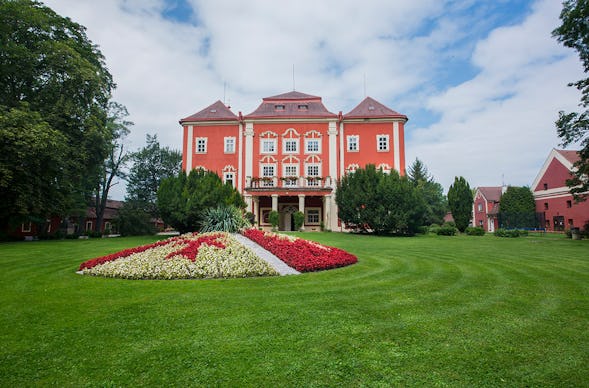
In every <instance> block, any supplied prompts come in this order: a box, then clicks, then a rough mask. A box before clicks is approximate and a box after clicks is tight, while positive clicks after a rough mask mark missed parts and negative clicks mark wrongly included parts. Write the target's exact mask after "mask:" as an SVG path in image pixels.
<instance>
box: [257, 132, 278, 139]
mask: <svg viewBox="0 0 589 388" xmlns="http://www.w3.org/2000/svg"><path fill="white" fill-rule="evenodd" d="M260 137H262V138H277V137H278V134H277V133H276V132H273V131H266V132H262V133H260Z"/></svg>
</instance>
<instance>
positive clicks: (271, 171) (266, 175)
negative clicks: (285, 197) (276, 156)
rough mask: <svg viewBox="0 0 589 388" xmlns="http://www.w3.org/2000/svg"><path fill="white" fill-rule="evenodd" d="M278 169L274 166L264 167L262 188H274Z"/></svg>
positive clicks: (266, 165) (264, 165) (267, 165)
mask: <svg viewBox="0 0 589 388" xmlns="http://www.w3.org/2000/svg"><path fill="white" fill-rule="evenodd" d="M275 175H276V167H275V165H273V164H263V165H262V187H273V186H274V176H275Z"/></svg>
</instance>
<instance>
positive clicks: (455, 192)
mask: <svg viewBox="0 0 589 388" xmlns="http://www.w3.org/2000/svg"><path fill="white" fill-rule="evenodd" d="M472 203H473V196H472V191H471V190H470V185H469V184H468V182H467V181H466V179H464V178H463V177H460V178H458V177H454V183H453V184H452V185H450V188H449V189H448V206H449V208H450V211H451V212H452V217H454V222H455V223H456V227H457V228H458V230H459V231H460V232H464V230H465V229H466V227H467V226H468V224H469V222H470V219H471V216H472Z"/></svg>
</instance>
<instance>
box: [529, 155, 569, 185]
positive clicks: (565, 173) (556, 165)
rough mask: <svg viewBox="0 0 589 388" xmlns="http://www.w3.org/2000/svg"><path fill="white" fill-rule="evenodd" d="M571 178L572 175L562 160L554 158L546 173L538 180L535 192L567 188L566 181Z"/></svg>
mask: <svg viewBox="0 0 589 388" xmlns="http://www.w3.org/2000/svg"><path fill="white" fill-rule="evenodd" d="M570 178H571V173H570V171H569V169H568V168H567V167H565V166H564V165H563V164H562V163H561V161H560V160H558V159H557V158H552V160H551V161H550V163H549V164H548V167H547V168H546V170H545V171H544V173H543V174H542V175H541V176H540V177H539V178H538V179H537V184H536V186H535V187H534V188H533V190H534V191H542V190H550V189H555V188H560V187H566V180H567V179H570Z"/></svg>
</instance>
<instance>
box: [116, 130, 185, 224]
mask: <svg viewBox="0 0 589 388" xmlns="http://www.w3.org/2000/svg"><path fill="white" fill-rule="evenodd" d="M146 143H147V145H146V146H145V147H143V148H141V149H140V150H138V151H136V152H133V153H132V154H131V155H130V159H131V162H132V163H133V165H132V166H131V168H130V170H129V174H128V175H127V196H126V198H125V200H126V201H132V202H134V203H135V204H136V206H137V207H139V208H143V209H144V211H145V212H147V213H148V214H149V215H151V216H152V217H159V212H158V209H157V190H158V188H159V187H160V183H161V181H162V180H163V179H165V178H169V177H172V176H176V175H177V174H178V173H179V172H180V171H181V169H182V154H181V153H180V152H179V151H175V150H171V149H170V148H168V147H161V146H160V143H159V142H158V140H157V135H153V136H150V135H147V138H146Z"/></svg>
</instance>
